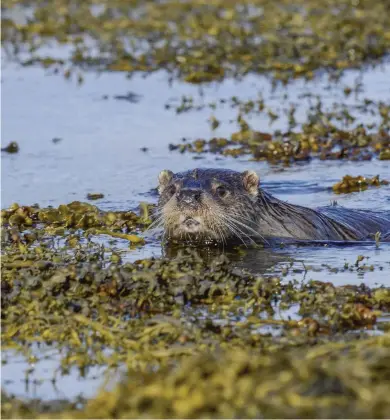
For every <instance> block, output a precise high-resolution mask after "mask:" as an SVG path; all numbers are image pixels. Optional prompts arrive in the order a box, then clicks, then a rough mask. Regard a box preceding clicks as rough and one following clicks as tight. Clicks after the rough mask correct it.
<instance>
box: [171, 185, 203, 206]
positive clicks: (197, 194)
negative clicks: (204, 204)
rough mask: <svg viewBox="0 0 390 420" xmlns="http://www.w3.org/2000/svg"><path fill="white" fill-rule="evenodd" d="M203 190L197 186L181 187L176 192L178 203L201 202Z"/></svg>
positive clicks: (193, 203) (190, 203) (194, 203)
mask: <svg viewBox="0 0 390 420" xmlns="http://www.w3.org/2000/svg"><path fill="white" fill-rule="evenodd" d="M202 196H203V191H202V190H201V189H198V188H182V189H181V190H180V191H179V193H178V194H177V200H178V201H179V203H183V204H187V205H191V206H194V205H197V204H199V203H200V202H201V200H202Z"/></svg>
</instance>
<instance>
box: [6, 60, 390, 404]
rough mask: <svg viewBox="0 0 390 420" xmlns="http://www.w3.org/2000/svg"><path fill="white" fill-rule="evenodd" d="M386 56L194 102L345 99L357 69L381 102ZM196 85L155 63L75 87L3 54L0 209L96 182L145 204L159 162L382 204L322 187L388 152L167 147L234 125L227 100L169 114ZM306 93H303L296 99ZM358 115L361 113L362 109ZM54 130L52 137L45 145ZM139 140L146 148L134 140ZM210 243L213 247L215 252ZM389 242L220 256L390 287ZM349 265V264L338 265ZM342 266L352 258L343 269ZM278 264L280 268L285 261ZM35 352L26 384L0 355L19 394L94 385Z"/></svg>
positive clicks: (305, 196)
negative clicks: (356, 158) (140, 72)
mask: <svg viewBox="0 0 390 420" xmlns="http://www.w3.org/2000/svg"><path fill="white" fill-rule="evenodd" d="M389 74H390V64H385V65H384V66H383V67H382V68H377V69H375V70H366V71H365V72H364V73H359V72H357V71H349V72H347V74H346V76H345V77H344V78H343V79H342V81H341V83H340V84H339V86H336V87H333V88H332V89H330V90H329V89H327V85H328V83H327V81H326V78H325V77H323V78H320V79H319V80H317V81H315V82H310V83H305V82H302V81H296V82H294V83H292V84H291V85H289V87H288V89H287V92H288V99H283V94H284V92H285V89H284V88H281V89H277V90H276V92H272V89H271V84H270V82H269V81H268V80H267V79H266V78H265V77H260V76H248V77H246V78H245V79H244V80H243V81H241V82H233V81H229V80H228V81H225V82H223V83H222V84H221V85H218V86H211V87H209V88H206V89H203V100H204V102H205V103H207V102H209V101H210V100H214V99H217V98H228V97H231V96H233V95H235V94H237V93H239V96H240V98H241V99H245V98H248V99H249V98H255V97H256V96H257V93H258V92H262V94H263V97H264V98H265V99H266V101H267V104H268V105H272V106H273V107H274V108H275V109H278V108H283V107H286V108H288V104H289V103H290V102H295V103H298V102H299V103H301V104H302V103H305V100H304V99H302V98H301V97H300V96H301V95H302V94H303V93H306V92H310V93H313V94H318V95H321V98H322V100H323V102H324V103H328V104H331V103H333V102H340V103H341V102H346V101H348V103H349V104H351V105H353V103H354V101H355V100H356V98H354V97H353V95H352V97H350V98H348V100H346V99H345V97H344V95H343V93H342V87H343V86H345V85H353V84H354V82H355V80H356V78H360V79H361V81H362V83H363V86H364V92H363V93H362V94H360V95H361V96H360V97H369V98H372V99H375V100H388V98H389V97H390V85H389V83H388V78H389ZM128 92H134V93H135V94H137V95H139V96H140V97H139V100H138V102H135V103H132V102H130V101H126V100H123V99H115V98H114V96H115V95H126V94H127V93H128ZM198 93H199V89H198V88H197V87H194V86H190V85H186V84H183V83H179V82H175V83H174V84H173V85H172V86H169V84H168V82H167V76H166V75H165V74H164V73H157V74H154V75H152V76H150V77H148V78H146V79H144V78H142V77H133V78H132V79H131V80H127V79H126V78H125V77H124V75H123V74H115V73H106V74H102V75H95V74H88V75H86V82H85V84H83V85H82V86H77V85H76V83H73V82H69V81H66V80H64V79H63V78H62V77H60V76H58V75H50V74H48V73H47V72H45V71H44V70H42V69H39V68H23V69H20V68H18V67H16V66H15V65H14V64H11V63H9V62H6V61H4V60H3V67H2V95H3V98H4V101H3V104H2V105H3V107H2V122H3V124H2V144H3V146H4V145H6V144H7V143H8V142H10V141H17V142H18V144H19V146H20V152H19V153H18V154H15V155H8V154H4V153H3V154H2V169H1V170H2V191H1V199H2V203H1V207H2V208H5V207H7V206H9V205H10V204H11V203H13V202H18V203H20V204H33V203H38V204H39V205H40V206H48V205H53V206H57V205H59V204H62V203H68V202H70V201H73V200H86V195H87V193H90V192H101V193H103V194H104V195H105V197H104V199H102V200H99V201H96V202H94V204H96V205H98V206H99V207H100V208H102V209H115V210H123V209H134V208H136V207H137V206H138V204H139V202H140V201H149V202H155V201H156V197H155V196H154V195H153V193H151V191H152V189H153V188H154V187H155V186H156V179H157V175H158V173H159V171H160V170H162V169H164V168H169V169H171V170H173V171H182V170H186V169H190V168H194V167H211V166H212V167H221V168H227V167H228V168H231V169H235V170H244V169H247V168H252V169H255V170H256V171H257V172H258V173H259V174H260V177H261V182H262V184H263V186H264V188H265V189H267V190H268V191H269V192H271V193H272V194H274V195H276V196H277V197H279V198H281V199H284V200H288V201H290V202H292V203H299V204H301V205H307V206H322V205H327V204H329V203H330V202H332V201H333V200H337V201H338V203H339V204H340V205H344V206H347V207H355V208H369V209H390V188H389V187H382V188H378V189H376V188H373V189H370V190H367V191H365V192H360V193H352V194H346V195H336V194H334V193H333V192H332V190H331V185H332V184H333V183H335V182H336V181H338V180H340V179H341V178H342V177H343V176H344V175H346V174H350V175H365V176H369V177H372V176H375V175H377V174H379V175H380V176H381V178H382V179H388V180H390V164H389V162H388V161H376V160H374V161H371V162H358V163H357V162H340V161H337V162H317V161H315V162H312V163H305V164H299V165H296V166H293V167H291V168H283V167H281V166H270V165H268V164H267V163H264V162H249V161H248V160H247V158H245V157H243V158H239V159H232V158H224V159H218V158H216V157H215V156H210V155H202V159H200V160H194V156H193V155H190V154H184V155H182V154H179V153H177V152H170V151H169V150H168V144H169V143H178V142H179V141H180V139H181V138H182V137H185V138H187V139H196V138H202V137H204V138H209V137H211V136H214V135H215V136H224V135H225V136H227V135H229V134H230V133H231V132H232V131H235V129H236V128H235V126H234V125H231V124H229V122H228V121H229V119H231V118H234V116H235V115H236V113H235V111H234V110H231V109H229V108H228V107H227V106H226V107H225V108H224V109H222V110H219V111H216V113H215V115H216V117H217V118H218V119H219V120H221V121H222V124H221V126H220V127H219V128H218V129H217V130H216V131H214V132H212V131H211V129H210V127H209V124H208V123H207V119H208V118H209V117H210V114H211V111H210V110H209V109H204V110H202V111H197V112H189V113H186V114H182V115H179V116H177V115H176V114H175V112H174V111H173V110H167V109H165V107H164V105H165V104H166V103H167V100H168V98H180V97H181V96H182V95H194V96H197V95H198ZM308 104H309V99H308V100H307V105H308ZM304 109H305V108H304V106H303V107H301V108H300V112H299V113H298V115H297V117H298V119H300V120H301V121H302V120H303V119H304ZM364 118H366V117H364ZM249 122H250V123H251V124H252V125H253V128H255V129H261V130H263V131H267V130H274V129H284V128H285V127H286V118H285V117H282V118H280V119H279V120H277V121H275V122H274V123H273V125H272V127H271V128H270V127H269V121H268V119H267V118H266V117H265V116H262V115H260V116H256V117H253V118H251V119H249ZM53 138H60V139H61V141H59V142H57V143H54V142H53V141H52V139H53ZM143 147H146V148H148V150H147V151H146V152H144V151H141V148H143ZM117 247H118V248H119V249H127V250H128V244H127V242H126V241H121V240H119V241H118V242H117ZM218 252H220V251H218ZM161 254H162V250H161V246H160V243H159V242H158V241H156V240H155V239H153V238H150V239H148V242H147V245H146V246H145V247H143V248H140V249H138V250H134V251H128V253H127V255H126V259H128V260H135V259H138V258H140V257H141V258H147V257H150V256H160V255H161ZM358 255H364V256H366V257H368V259H367V260H364V261H363V263H362V264H361V265H363V264H366V265H367V266H371V265H372V267H373V268H372V269H371V268H370V269H359V268H357V267H356V266H355V265H354V264H355V261H356V259H357V257H358ZM389 256H390V244H381V245H380V246H379V247H378V248H377V247H376V246H375V244H363V243H360V244H355V245H352V246H345V247H335V246H328V247H314V246H313V247H298V248H297V247H295V246H288V247H286V248H285V249H266V250H263V249H261V250H248V251H247V253H246V255H244V256H237V255H234V254H231V255H230V257H231V258H232V259H233V260H235V261H236V262H235V264H236V265H237V268H245V269H247V270H250V271H252V272H254V273H255V274H261V275H274V274H276V275H283V276H284V278H285V279H286V281H288V280H292V279H296V280H298V281H308V280H310V279H315V280H322V281H331V282H333V283H334V284H336V285H342V284H360V283H363V282H364V283H365V284H367V285H368V286H371V287H373V286H377V285H380V284H382V285H385V286H390V280H389V279H390V257H389ZM345 263H348V268H346V267H345ZM350 267H352V268H350ZM287 268H288V269H287ZM37 354H38V356H39V358H42V360H41V361H39V362H37V363H36V364H35V366H34V368H35V369H36V370H35V372H34V373H33V374H32V376H31V378H32V379H34V378H35V379H37V380H38V379H42V378H45V380H44V381H43V382H42V383H39V382H37V383H35V384H34V383H33V382H31V381H30V382H29V386H26V382H25V381H24V378H25V373H24V372H25V370H26V369H29V368H31V366H29V365H28V364H26V363H25V362H21V361H20V358H18V357H14V356H12V354H9V353H7V354H3V360H4V359H7V364H6V365H4V366H3V368H2V386H3V387H4V388H5V389H6V390H9V391H10V392H12V393H14V394H16V395H26V396H29V397H41V398H45V399H51V398H54V399H56V398H73V397H76V396H78V395H80V394H81V393H82V394H83V395H84V396H85V397H88V396H91V395H93V394H94V393H95V392H96V389H97V387H98V386H99V385H100V384H101V383H102V377H101V376H100V372H99V371H98V370H96V371H95V370H92V371H90V372H89V373H88V375H87V379H84V380H82V381H81V380H80V379H79V374H78V373H76V372H73V371H72V372H70V373H69V375H67V376H64V377H62V378H58V381H57V382H56V384H52V383H51V382H50V379H51V378H52V377H53V372H54V371H55V369H56V368H57V367H58V358H56V355H55V354H54V355H51V356H50V357H49V358H48V359H45V356H44V352H40V351H38V353H37Z"/></svg>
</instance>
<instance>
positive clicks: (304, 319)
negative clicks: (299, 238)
mask: <svg viewBox="0 0 390 420" xmlns="http://www.w3.org/2000/svg"><path fill="white" fill-rule="evenodd" d="M2 8H3V11H4V13H3V15H2V40H3V48H4V50H5V51H6V52H7V53H8V54H9V56H10V57H12V58H13V59H16V60H17V61H18V62H19V63H20V64H22V65H25V66H28V65H37V64H38V65H42V66H44V67H45V68H48V69H50V70H53V71H55V72H57V73H62V74H63V75H64V76H65V77H66V78H72V77H74V76H76V80H78V81H79V82H82V81H83V72H84V71H86V70H98V71H122V72H125V73H126V74H128V75H129V76H131V75H133V74H136V73H141V74H144V75H147V74H149V73H151V72H155V71H159V70H164V71H165V72H167V74H168V75H169V78H170V80H171V81H173V80H181V81H185V82H188V83H193V84H203V83H206V84H207V83H209V82H216V81H222V80H224V79H226V78H236V79H241V78H243V77H245V76H246V75H247V74H249V73H252V74H264V75H266V76H267V77H268V76H269V77H271V79H272V81H273V83H274V85H276V84H277V83H278V82H279V81H282V82H286V83H287V82H288V81H289V80H290V79H292V78H297V77H303V78H306V79H311V78H313V77H315V76H316V74H318V73H320V72H322V71H324V70H325V71H326V72H329V75H330V78H329V80H331V81H335V80H338V78H339V76H340V75H341V74H342V72H343V71H344V70H345V69H350V68H362V67H363V66H365V65H371V64H376V63H378V62H379V61H380V60H381V59H383V57H384V56H385V55H386V54H388V52H389V50H390V28H389V23H388V17H389V14H390V1H389V0H380V1H375V2H373V1H371V0H359V1H353V0H337V1H336V0H326V1H322V2H319V1H318V0H297V1H295V2H294V4H292V3H291V1H289V0H278V1H274V0H244V1H240V2H237V1H233V0H210V1H195V0H189V1H178V0H168V1H139V0H126V1H124V0H110V1H107V0H86V1H77V0H73V1H69V0H53V1H42V0H32V1H29V2H25V1H22V0H3V2H2ZM58 45H59V46H60V47H64V48H63V50H62V49H60V51H61V54H60V55H58V49H55V48H52V47H53V46H58ZM353 90H354V91H356V92H354V93H357V92H358V91H359V86H356V89H355V88H354V89H352V88H350V87H344V91H343V93H344V95H345V98H347V97H348V96H349V95H351V93H353ZM137 98H138V99H139V97H138V96H137V95H135V94H133V93H131V92H130V93H129V94H128V95H126V96H123V95H122V96H118V95H117V96H115V99H119V100H124V101H129V102H134V103H136V102H137V101H138V99H137ZM313 98H314V97H313ZM167 99H168V98H167ZM266 100H267V98H263V97H257V98H255V99H243V98H239V97H237V96H234V97H232V98H229V99H221V100H219V102H212V103H208V104H204V103H203V102H200V101H199V103H198V101H197V100H194V99H193V98H192V97H182V98H181V103H179V104H177V103H176V104H175V103H171V102H167V104H166V109H167V110H168V111H169V110H170V109H175V110H176V112H177V114H182V113H185V112H190V111H192V110H200V109H204V108H205V107H207V108H209V109H210V110H211V112H212V113H213V115H211V116H210V118H209V124H210V127H211V129H212V130H213V132H215V131H216V130H217V129H218V128H219V126H220V125H221V124H222V123H224V121H220V120H219V119H218V118H217V116H216V114H217V111H218V110H219V107H223V106H230V107H231V108H232V109H234V110H236V111H237V117H236V118H235V120H234V122H235V123H237V124H238V127H239V129H238V131H236V132H234V133H232V134H231V135H230V136H229V137H214V138H211V139H195V140H194V139H189V140H186V141H184V142H182V143H180V144H177V143H174V144H171V145H170V146H169V147H170V149H171V150H177V151H179V152H182V153H184V152H192V153H195V154H198V155H200V154H203V153H213V154H216V155H221V156H223V157H239V156H247V157H248V158H249V159H252V160H255V161H267V162H269V163H282V164H286V165H287V164H293V163H296V162H302V161H309V160H311V159H313V158H317V159H321V160H334V159H337V160H343V159H345V160H351V161H362V160H370V159H379V160H383V161H385V160H389V159H390V135H389V131H390V104H389V103H384V102H380V101H374V100H370V99H363V100H362V101H360V105H359V107H357V108H358V109H355V110H352V111H351V109H350V108H349V107H348V105H347V104H342V105H340V104H335V105H333V107H332V108H331V109H325V107H324V106H323V104H322V102H321V98H317V97H315V98H314V100H313V101H312V104H311V108H310V109H309V113H308V115H307V118H306V120H305V121H298V117H297V114H298V112H297V111H298V106H297V105H291V104H290V105H291V106H289V107H287V108H286V109H284V111H283V112H284V117H285V118H287V124H286V125H287V127H286V129H285V130H284V131H281V130H277V131H275V132H266V131H259V130H256V129H254V128H252V127H251V124H252V122H253V119H254V118H256V116H259V115H261V114H263V115H266V116H267V117H268V118H269V121H270V122H273V121H276V120H277V119H278V118H279V114H278V112H277V111H276V110H274V109H271V108H270V107H269V106H268V104H267V102H266ZM354 111H356V112H354ZM169 112H170V111H169ZM362 116H363V117H362ZM365 117H367V121H366V120H365ZM251 119H252V120H251ZM60 140H61V138H55V139H53V143H57V142H59V141H60ZM173 141H175V142H176V141H177V140H173ZM141 150H144V151H146V150H147V148H146V147H145V148H142V149H141ZM2 151H4V152H9V153H17V152H18V151H19V147H18V145H17V143H15V142H12V143H10V144H9V145H8V146H7V147H5V148H4V149H2ZM16 158H17V157H16ZM385 184H386V181H384V180H380V179H379V177H374V178H372V179H369V178H364V177H356V178H353V177H348V176H347V177H344V178H343V180H342V181H340V182H339V183H338V184H336V185H335V186H334V187H333V189H334V190H335V191H336V192H342V193H344V192H351V191H357V190H361V189H365V188H367V187H369V186H379V185H385ZM103 197H104V195H103V194H101V193H91V194H88V195H87V196H86V198H87V199H88V200H99V199H101V198H103ZM150 211H151V206H150V205H148V204H145V203H143V204H142V205H141V207H140V210H139V212H133V211H101V210H100V209H99V208H98V207H96V206H94V205H92V204H90V203H81V202H73V203H70V204H68V205H61V206H59V207H58V208H51V207H49V208H40V207H39V206H38V205H33V206H20V205H17V204H13V205H12V206H11V207H10V208H8V209H5V210H2V212H1V218H2V220H1V224H2V230H1V243H2V251H1V252H2V256H1V257H2V258H1V290H2V293H1V305H2V314H1V315H2V350H3V355H2V363H3V364H4V365H5V364H7V363H12V360H13V358H14V357H15V355H18V356H22V357H23V360H24V362H25V364H24V365H23V366H24V367H25V368H26V369H25V384H26V385H28V384H30V383H31V381H33V379H32V376H33V375H34V372H35V369H36V366H37V365H38V364H39V362H41V361H42V360H45V357H46V353H47V350H50V351H51V352H52V353H53V352H54V355H55V356H54V357H55V360H56V361H58V369H57V370H56V371H53V374H52V375H53V376H52V378H51V379H50V380H51V382H52V383H53V385H55V384H56V383H57V381H59V380H60V379H61V377H62V376H65V375H67V374H69V373H70V372H71V371H74V370H77V371H78V373H79V374H80V376H81V377H83V378H85V377H87V376H88V373H89V371H90V369H91V368H93V367H97V366H99V367H101V368H102V372H103V373H101V375H102V377H101V378H100V379H101V383H102V384H103V382H104V381H103V380H104V378H113V377H115V375H118V373H119V376H118V379H117V380H116V382H115V384H114V386H113V387H112V388H111V389H109V390H106V389H102V390H101V391H99V393H98V394H97V395H96V396H94V397H92V398H90V399H88V400H85V399H84V400H82V401H77V403H76V402H75V401H37V400H24V399H22V398H15V397H14V396H12V395H11V394H10V393H8V391H7V387H6V386H5V387H4V390H3V392H2V407H1V410H2V417H3V418H23V417H24V418H37V417H41V418H42V417H48V416H50V417H51V418H113V417H116V418H130V417H133V418H197V417H209V418H212V417H216V418H229V417H242V418H247V417H249V418H254V417H287V418H288V417H291V418H293V417H294V418H298V417H301V418H307V417H309V418H313V417H327V418H336V417H338V418H343V417H346V416H348V417H351V418H352V417H355V418H357V417H366V418H367V417H375V418H380V417H383V418H385V417H388V413H389V412H390V403H389V398H388V395H389V390H390V376H389V365H390V336H389V331H390V322H389V318H388V314H389V313H390V289H389V287H388V285H386V284H385V285H383V284H376V285H375V287H368V286H367V285H365V284H364V283H362V284H360V285H345V286H335V285H333V284H332V283H331V282H320V281H315V280H312V279H309V278H308V279H306V278H305V279H304V281H297V280H287V279H286V277H285V276H286V275H287V274H288V273H289V271H290V270H291V271H292V272H295V271H294V270H295V266H294V263H295V261H294V258H291V264H289V263H288V264H287V266H286V267H285V268H284V269H283V271H282V272H281V274H280V275H275V274H274V273H272V272H270V271H268V272H267V271H266V270H264V272H261V273H257V274H252V273H249V272H247V271H245V270H243V269H239V268H238V267H237V265H235V264H234V261H233V260H232V258H231V259H230V260H229V259H228V258H227V257H226V255H225V254H224V253H223V252H219V250H215V252H214V253H211V252H210V255H211V257H210V258H208V256H207V252H208V250H204V249H203V250H196V249H193V248H185V247H183V246H182V247H180V246H178V247H174V248H172V247H171V248H170V247H166V248H163V257H161V258H147V259H141V258H140V259H138V260H135V258H133V259H131V258H129V255H131V253H132V252H135V251H137V250H138V249H143V248H142V247H143V246H148V239H147V238H146V239H144V235H143V232H144V230H145V229H146V228H147V227H148V226H150V224H151V220H150ZM376 241H377V244H376V246H377V247H378V248H380V246H381V243H380V237H377V238H376ZM373 246H374V244H373ZM246 252H247V250H245V249H240V248H239V249H234V250H232V251H231V254H230V255H232V254H234V255H235V256H237V255H239V256H240V257H243V256H245V253H246ZM138 255H139V254H138ZM259 255H260V254H259ZM263 257H264V259H266V260H267V261H266V262H267V264H268V266H270V265H272V264H275V261H276V259H274V257H275V256H274V255H273V256H272V257H273V258H271V257H270V255H269V254H267V253H265V254H263ZM243 258H244V257H243ZM130 260H131V261H130ZM134 260H135V261H134ZM283 261H284V262H286V261H289V257H285V259H283ZM303 266H304V269H303V271H304V273H305V275H306V274H307V272H310V269H311V268H310V267H306V266H305V265H304V264H303ZM327 268H329V270H330V271H332V270H339V271H340V272H341V273H342V272H347V271H350V272H351V271H352V272H356V273H357V275H358V276H361V275H363V274H364V273H365V272H368V271H374V270H376V269H377V267H375V266H374V265H372V264H370V263H369V261H367V259H366V258H365V257H364V256H363V255H359V256H358V257H357V259H356V262H353V263H345V266H344V267H343V268H342V269H338V268H334V267H327ZM379 269H380V270H382V267H379ZM343 270H344V271H343ZM271 271H272V270H271Z"/></svg>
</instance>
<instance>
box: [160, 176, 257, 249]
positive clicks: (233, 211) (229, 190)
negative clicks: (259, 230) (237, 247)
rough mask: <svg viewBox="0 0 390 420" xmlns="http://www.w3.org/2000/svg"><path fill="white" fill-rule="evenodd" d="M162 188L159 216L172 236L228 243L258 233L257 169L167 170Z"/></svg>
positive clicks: (166, 230)
mask: <svg viewBox="0 0 390 420" xmlns="http://www.w3.org/2000/svg"><path fill="white" fill-rule="evenodd" d="M158 190H159V193H160V199H159V203H158V210H159V217H161V221H162V223H163V226H164V230H165V233H166V235H167V237H168V238H176V239H182V240H191V241H193V240H195V241H197V242H226V241H227V240H230V239H232V238H240V239H241V240H242V239H243V238H245V237H249V235H250V234H251V232H252V233H253V232H255V231H254V227H255V225H256V210H255V205H256V200H257V194H258V191H259V177H258V176H257V174H256V173H255V172H254V171H245V172H243V173H240V172H235V171H230V170H225V169H194V170H192V171H187V172H181V173H177V174H174V173H173V172H171V171H169V170H164V171H162V172H161V173H160V175H159V187H158Z"/></svg>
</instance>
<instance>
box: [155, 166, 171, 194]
mask: <svg viewBox="0 0 390 420" xmlns="http://www.w3.org/2000/svg"><path fill="white" fill-rule="evenodd" d="M172 178H173V172H172V171H170V170H169V169H164V170H163V171H161V172H160V174H159V176H158V182H159V187H158V192H159V193H160V194H161V192H162V191H163V190H164V189H165V187H166V186H167V185H168V184H169V183H170V182H171V180H172Z"/></svg>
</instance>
